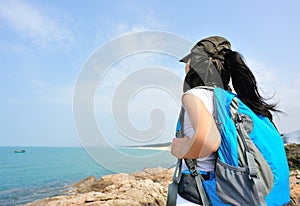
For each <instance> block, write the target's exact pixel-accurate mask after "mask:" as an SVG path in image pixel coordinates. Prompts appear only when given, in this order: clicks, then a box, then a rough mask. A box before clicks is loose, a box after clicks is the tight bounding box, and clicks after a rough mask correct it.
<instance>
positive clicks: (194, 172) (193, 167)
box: [190, 165, 198, 177]
mask: <svg viewBox="0 0 300 206" xmlns="http://www.w3.org/2000/svg"><path fill="white" fill-rule="evenodd" d="M190 172H191V175H192V176H193V177H195V176H197V175H198V171H197V166H195V165H193V166H192V167H191V168H190Z"/></svg>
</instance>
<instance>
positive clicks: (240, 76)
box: [224, 51, 278, 121]
mask: <svg viewBox="0 0 300 206" xmlns="http://www.w3.org/2000/svg"><path fill="white" fill-rule="evenodd" d="M224 67H225V69H226V70H228V71H230V74H231V80H232V86H233V88H234V90H235V92H236V93H237V95H238V97H239V98H240V99H241V100H242V101H243V102H244V103H245V104H246V105H247V106H248V107H249V108H250V109H252V111H254V112H255V113H256V114H257V115H259V114H260V115H263V116H266V117H268V118H269V119H270V120H271V121H272V114H271V111H273V112H278V110H277V109H276V104H268V103H266V102H265V99H264V98H263V97H262V96H261V95H260V94H259V92H258V88H257V83H256V80H255V77H254V75H253V73H252V72H251V70H250V69H249V67H248V66H247V65H246V63H245V62H244V60H243V57H242V56H241V55H240V54H239V53H238V52H234V51H230V52H228V53H227V54H226V55H225V62H224Z"/></svg>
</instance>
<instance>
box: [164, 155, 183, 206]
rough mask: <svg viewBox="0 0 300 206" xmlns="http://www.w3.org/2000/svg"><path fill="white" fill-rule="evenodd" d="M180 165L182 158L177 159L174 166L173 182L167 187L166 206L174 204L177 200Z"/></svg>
mask: <svg viewBox="0 0 300 206" xmlns="http://www.w3.org/2000/svg"><path fill="white" fill-rule="evenodd" d="M181 166H182V160H181V159H178V160H177V164H176V168H175V171H174V174H173V182H172V183H171V184H169V187H168V197H167V204H166V206H176V202H177V193H178V183H179V182H180V179H181V175H182V172H181Z"/></svg>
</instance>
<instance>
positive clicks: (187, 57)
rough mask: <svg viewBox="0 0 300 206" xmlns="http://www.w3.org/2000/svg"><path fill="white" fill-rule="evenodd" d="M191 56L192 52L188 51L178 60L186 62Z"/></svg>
mask: <svg viewBox="0 0 300 206" xmlns="http://www.w3.org/2000/svg"><path fill="white" fill-rule="evenodd" d="M191 57H192V53H189V54H188V55H186V56H185V57H183V58H182V59H180V60H179V62H184V63H187V62H188V60H189V59H190V58H191Z"/></svg>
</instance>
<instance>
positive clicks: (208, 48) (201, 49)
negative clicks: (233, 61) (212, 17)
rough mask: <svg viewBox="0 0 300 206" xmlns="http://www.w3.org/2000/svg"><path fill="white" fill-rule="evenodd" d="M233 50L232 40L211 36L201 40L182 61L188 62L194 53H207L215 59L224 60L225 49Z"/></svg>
mask: <svg viewBox="0 0 300 206" xmlns="http://www.w3.org/2000/svg"><path fill="white" fill-rule="evenodd" d="M226 50H231V45H230V42H229V41H228V40H227V39H226V38H224V37H220V36H211V37H208V38H205V39H202V40H200V41H199V42H198V43H197V44H196V45H195V46H194V47H193V48H192V49H191V52H190V53H189V54H188V55H186V56H185V57H183V58H182V59H181V60H179V61H180V62H185V63H186V62H187V61H188V60H189V59H190V58H191V57H192V56H194V55H205V56H209V57H212V58H215V59H220V60H224V53H223V52H224V51H226Z"/></svg>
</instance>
